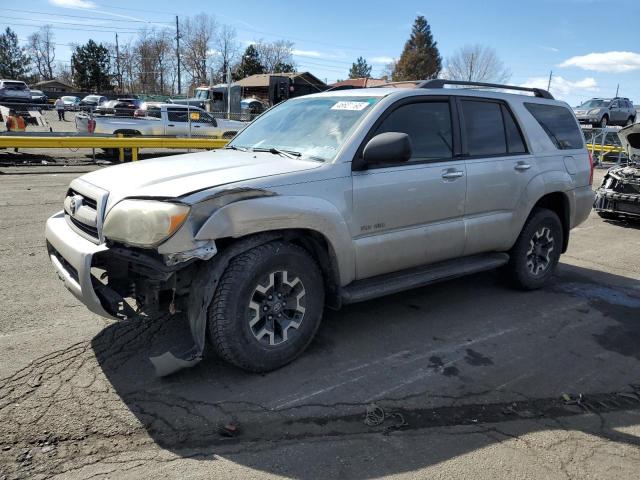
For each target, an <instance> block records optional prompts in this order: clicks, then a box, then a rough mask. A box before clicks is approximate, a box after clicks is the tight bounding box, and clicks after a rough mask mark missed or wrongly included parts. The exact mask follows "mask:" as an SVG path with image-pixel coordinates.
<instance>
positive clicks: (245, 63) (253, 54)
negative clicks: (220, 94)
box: [234, 45, 265, 80]
mask: <svg viewBox="0 0 640 480" xmlns="http://www.w3.org/2000/svg"><path fill="white" fill-rule="evenodd" d="M264 70H265V69H264V65H262V63H260V56H259V55H258V50H257V49H256V47H254V46H253V45H249V46H248V47H247V49H246V50H245V51H244V55H242V60H241V61H240V63H239V64H238V66H237V67H236V70H235V72H234V77H235V79H236V80H242V79H243V78H245V77H249V76H251V75H256V74H258V73H264Z"/></svg>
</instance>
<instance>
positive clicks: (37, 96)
mask: <svg viewBox="0 0 640 480" xmlns="http://www.w3.org/2000/svg"><path fill="white" fill-rule="evenodd" d="M29 93H30V94H31V103H35V104H37V105H39V106H42V107H45V108H48V107H49V106H50V105H49V97H47V96H46V95H45V94H44V92H43V91H41V90H30V92H29Z"/></svg>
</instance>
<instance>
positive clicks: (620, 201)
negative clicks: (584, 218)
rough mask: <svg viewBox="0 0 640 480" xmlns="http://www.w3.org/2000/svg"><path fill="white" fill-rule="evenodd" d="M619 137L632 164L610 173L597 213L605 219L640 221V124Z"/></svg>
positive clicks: (601, 190) (597, 201)
mask: <svg viewBox="0 0 640 480" xmlns="http://www.w3.org/2000/svg"><path fill="white" fill-rule="evenodd" d="M618 136H619V137H620V140H621V142H622V146H623V148H624V149H625V151H626V152H627V155H628V158H629V161H628V163H627V164H626V165H623V166H616V167H612V168H610V169H609V171H608V172H607V173H606V175H605V176H604V179H603V181H602V185H601V186H600V188H599V189H598V190H596V199H595V203H594V209H595V210H596V212H598V214H599V215H600V216H602V217H604V218H618V217H628V218H635V219H640V124H635V125H631V126H629V127H626V128H623V129H622V130H620V132H619V133H618Z"/></svg>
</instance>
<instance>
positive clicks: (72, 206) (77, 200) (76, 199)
mask: <svg viewBox="0 0 640 480" xmlns="http://www.w3.org/2000/svg"><path fill="white" fill-rule="evenodd" d="M81 205H82V197H81V196H80V195H74V196H73V197H71V201H70V202H69V213H71V215H75V214H76V212H77V211H78V209H79V208H80V206H81Z"/></svg>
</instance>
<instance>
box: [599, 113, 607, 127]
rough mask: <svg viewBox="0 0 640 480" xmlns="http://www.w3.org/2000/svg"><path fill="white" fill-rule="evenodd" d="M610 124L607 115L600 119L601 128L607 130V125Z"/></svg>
mask: <svg viewBox="0 0 640 480" xmlns="http://www.w3.org/2000/svg"><path fill="white" fill-rule="evenodd" d="M608 124H609V117H607V116H606V115H604V116H603V117H602V118H601V119H600V124H599V126H600V128H605V127H606V126H607V125H608Z"/></svg>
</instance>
